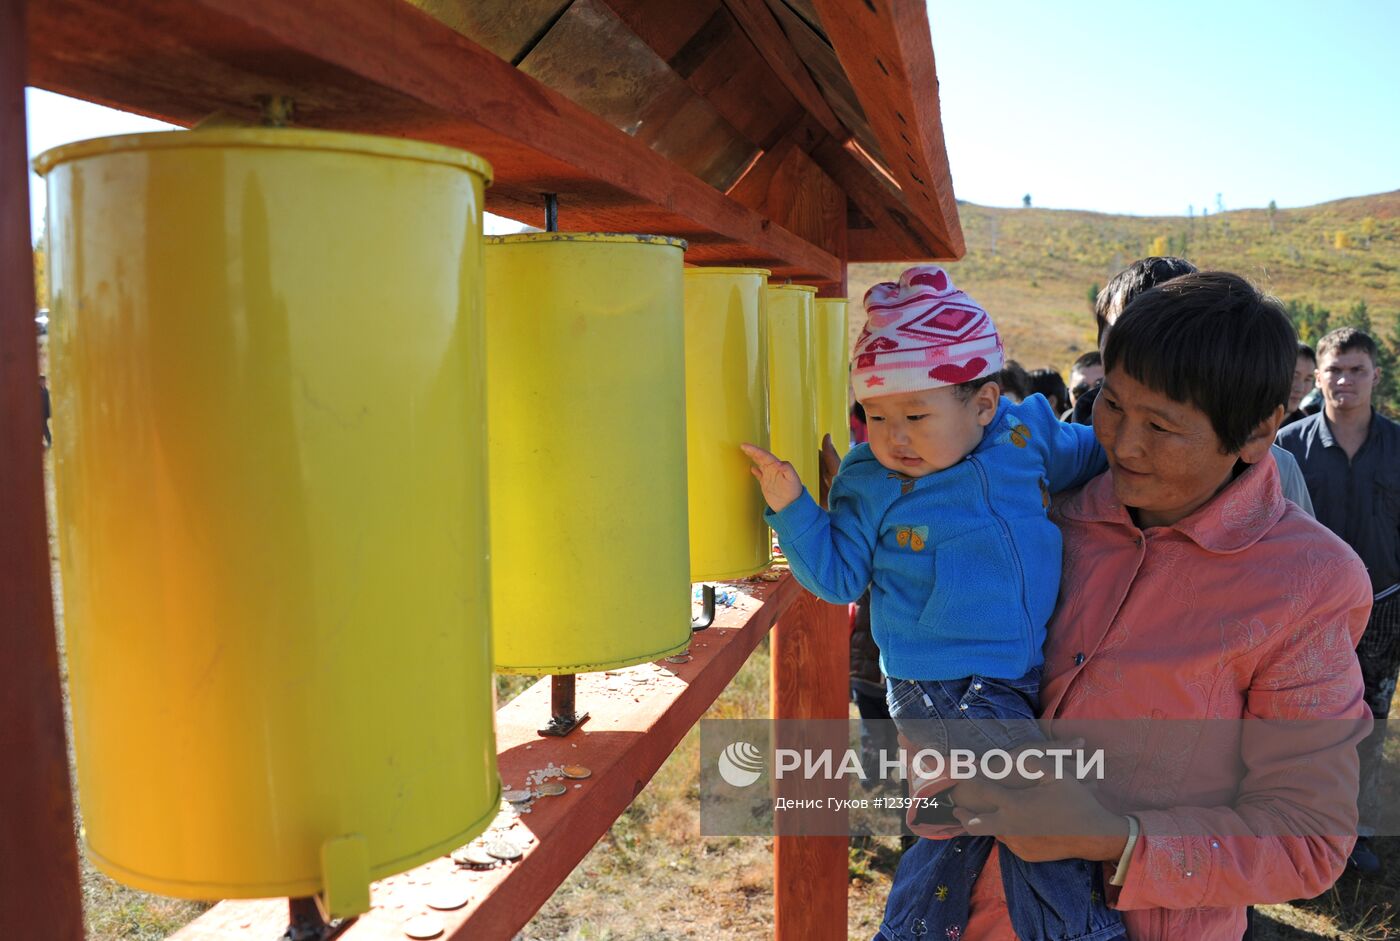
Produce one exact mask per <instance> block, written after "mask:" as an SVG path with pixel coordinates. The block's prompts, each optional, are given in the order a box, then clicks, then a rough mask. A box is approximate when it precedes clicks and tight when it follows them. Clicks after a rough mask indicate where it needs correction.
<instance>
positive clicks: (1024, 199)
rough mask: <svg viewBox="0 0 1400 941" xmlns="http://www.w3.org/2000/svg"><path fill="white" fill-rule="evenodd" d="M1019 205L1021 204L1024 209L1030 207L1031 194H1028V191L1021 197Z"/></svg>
mask: <svg viewBox="0 0 1400 941" xmlns="http://www.w3.org/2000/svg"><path fill="white" fill-rule="evenodd" d="M1021 205H1022V207H1024V208H1026V209H1029V208H1031V194H1030V193H1027V194H1026V195H1024V196H1022V197H1021Z"/></svg>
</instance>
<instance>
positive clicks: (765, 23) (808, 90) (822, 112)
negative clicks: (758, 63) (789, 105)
mask: <svg viewBox="0 0 1400 941" xmlns="http://www.w3.org/2000/svg"><path fill="white" fill-rule="evenodd" d="M724 5H725V6H727V7H728V8H729V12H731V13H733V14H734V18H735V19H736V20H738V21H739V25H740V26H742V27H743V28H744V32H746V33H748V36H749V39H750V40H751V41H752V42H753V44H754V46H755V47H757V49H758V51H759V52H760V53H761V54H762V55H763V58H765V59H767V60H768V62H769V64H770V65H772V67H773V71H774V72H775V73H777V76H778V80H779V81H781V82H782V83H783V85H785V86H786V87H787V90H788V91H790V92H792V95H793V97H794V98H796V99H797V100H798V101H799V102H800V103H801V104H802V107H804V108H806V109H807V113H808V114H810V115H812V117H814V118H816V119H817V121H818V122H820V124H821V126H822V127H824V128H825V129H826V132H827V133H828V134H830V135H832V136H833V137H835V138H837V139H838V140H845V139H846V138H847V137H849V136H850V133H851V132H850V131H848V130H846V128H845V126H844V125H842V123H841V122H840V121H839V120H837V117H836V114H835V113H834V112H833V111H832V110H831V106H830V105H829V104H827V103H826V99H825V98H824V97H822V93H821V90H820V89H819V88H817V83H816V82H814V81H813V80H812V76H811V73H809V72H808V71H807V67H806V66H804V65H803V64H802V60H801V59H799V58H798V57H797V53H796V52H794V51H793V48H792V44H791V43H789V42H788V40H787V37H786V36H785V35H783V29H782V27H781V26H779V25H778V21H777V19H776V18H775V17H774V16H773V11H772V10H770V9H768V4H766V3H765V2H764V0H724Z"/></svg>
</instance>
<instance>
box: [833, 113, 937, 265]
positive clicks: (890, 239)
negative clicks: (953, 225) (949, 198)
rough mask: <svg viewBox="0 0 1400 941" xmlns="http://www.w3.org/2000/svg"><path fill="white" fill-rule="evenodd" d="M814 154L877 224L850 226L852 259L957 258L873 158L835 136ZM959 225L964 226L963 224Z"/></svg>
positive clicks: (856, 203)
mask: <svg viewBox="0 0 1400 941" xmlns="http://www.w3.org/2000/svg"><path fill="white" fill-rule="evenodd" d="M812 158H813V159H814V160H815V161H816V162H817V164H818V165H819V166H820V167H821V168H822V169H823V170H825V171H826V172H827V173H828V174H830V175H831V177H832V179H834V180H835V181H836V183H837V185H838V186H840V187H841V188H842V189H844V190H845V191H846V194H847V195H848V196H849V197H850V199H851V202H853V203H854V204H855V205H856V206H857V208H859V210H860V212H861V213H862V214H863V215H864V216H865V217H866V219H868V220H869V222H870V224H872V225H873V226H874V228H873V229H860V228H857V227H850V230H849V232H848V234H847V239H848V241H847V248H848V250H849V252H850V254H849V255H848V258H849V260H851V261H915V260H929V261H932V260H953V259H956V258H957V257H958V251H957V250H956V249H955V248H954V246H953V245H952V244H951V243H950V242H948V241H947V239H946V237H945V236H944V233H943V232H942V230H940V229H937V228H935V227H933V226H932V225H931V224H930V219H928V218H927V217H925V216H924V215H922V214H920V213H918V212H915V211H914V210H913V209H911V208H910V206H909V205H908V204H907V203H906V202H905V200H904V194H903V193H901V192H900V191H899V189H898V188H897V187H896V186H895V185H894V183H892V182H891V181H890V180H888V179H887V178H886V177H885V176H884V175H883V174H881V173H879V172H877V171H872V169H871V164H870V163H869V162H868V161H866V160H865V159H864V158H863V157H861V156H859V155H857V154H856V153H854V152H853V150H852V146H851V144H850V143H847V144H846V145H845V146H842V145H840V144H838V143H836V142H835V141H833V140H831V139H827V140H825V141H822V142H821V143H819V144H818V145H817V146H816V147H814V148H813V149H812ZM959 231H961V230H959Z"/></svg>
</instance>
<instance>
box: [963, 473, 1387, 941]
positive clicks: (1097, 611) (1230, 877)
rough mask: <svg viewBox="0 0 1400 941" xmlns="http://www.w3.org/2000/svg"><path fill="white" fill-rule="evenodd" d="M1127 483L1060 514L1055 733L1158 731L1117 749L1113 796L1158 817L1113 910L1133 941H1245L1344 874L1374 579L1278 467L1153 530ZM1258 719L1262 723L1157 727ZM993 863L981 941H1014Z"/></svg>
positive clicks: (981, 905)
mask: <svg viewBox="0 0 1400 941" xmlns="http://www.w3.org/2000/svg"><path fill="white" fill-rule="evenodd" d="M1111 473H1112V472H1111V471H1110V472H1109V473H1106V474H1103V475H1101V476H1099V477H1097V478H1095V479H1094V480H1092V481H1090V482H1089V483H1088V484H1087V485H1086V486H1085V487H1084V488H1083V489H1081V490H1080V491H1078V492H1077V493H1074V494H1071V495H1069V496H1068V497H1067V498H1065V499H1063V500H1062V501H1061V502H1060V503H1059V505H1058V506H1057V507H1056V510H1055V514H1056V521H1057V522H1058V523H1059V524H1060V526H1061V528H1062V530H1063V532H1064V569H1063V575H1062V579H1061V591H1060V601H1059V605H1058V607H1057V608H1056V611H1055V615H1054V617H1053V619H1052V621H1051V623H1050V626H1049V640H1048V641H1047V643H1046V647H1045V679H1044V683H1043V686H1042V697H1043V715H1044V717H1045V718H1046V719H1047V720H1049V724H1050V731H1051V734H1052V735H1054V736H1055V737H1056V738H1060V739H1066V738H1069V737H1072V736H1074V735H1084V736H1085V738H1086V739H1087V740H1088V742H1089V744H1090V746H1093V745H1094V744H1095V738H1094V731H1093V728H1092V726H1093V723H1092V722H1090V723H1088V724H1087V726H1082V727H1080V728H1078V729H1076V728H1074V725H1075V721H1076V720H1104V719H1114V720H1131V719H1137V720H1142V719H1152V720H1158V721H1152V722H1146V723H1144V722H1138V723H1136V727H1137V728H1139V729H1141V730H1142V735H1143V736H1144V737H1145V741H1139V742H1136V743H1134V744H1135V745H1136V746H1137V747H1135V748H1134V749H1132V754H1115V753H1114V752H1113V751H1112V747H1111V746H1110V750H1109V758H1108V762H1107V767H1108V775H1107V777H1106V778H1105V780H1104V781H1102V782H1101V783H1100V785H1099V794H1100V796H1101V798H1102V799H1103V800H1104V802H1105V804H1107V805H1108V806H1110V807H1112V808H1114V809H1115V810H1118V811H1120V812H1123V813H1131V814H1133V815H1134V816H1136V817H1137V818H1138V820H1139V821H1140V822H1141V824H1142V835H1141V837H1140V839H1139V840H1138V843H1137V846H1136V849H1135V850H1134V852H1133V856H1132V860H1131V863H1130V865H1129V869H1128V873H1127V880H1126V882H1125V884H1124V885H1123V886H1122V887H1121V888H1117V887H1109V888H1108V902H1109V904H1110V905H1111V906H1113V907H1114V908H1117V909H1119V910H1120V911H1122V912H1123V914H1124V919H1125V921H1126V924H1127V928H1128V936H1129V938H1130V939H1131V941H1180V939H1184V938H1190V939H1193V941H1216V939H1219V941H1238V939H1239V937H1240V936H1241V934H1242V933H1243V932H1244V906H1245V905H1247V904H1255V903H1267V902H1279V901H1287V900H1290V899H1296V898H1305V897H1311V896H1314V895H1317V894H1319V893H1321V892H1322V891H1324V890H1325V889H1327V888H1328V887H1329V886H1331V885H1332V883H1333V882H1334V881H1335V880H1336V879H1337V877H1338V876H1339V875H1340V874H1341V872H1342V869H1343V867H1344V866H1345V864H1346V858H1347V854H1348V853H1349V852H1350V850H1351V846H1352V843H1353V841H1354V837H1353V836H1351V835H1349V834H1354V833H1355V828H1356V804H1355V796H1356V787H1357V757H1356V743H1357V742H1358V741H1359V740H1360V739H1361V738H1362V737H1363V736H1364V735H1365V734H1366V732H1367V731H1368V730H1369V728H1370V712H1369V710H1368V709H1367V708H1366V706H1365V703H1364V702H1363V701H1362V698H1361V693H1362V689H1361V672H1360V668H1359V666H1358V665H1357V662H1356V656H1355V652H1354V651H1355V647H1356V643H1357V641H1358V640H1359V639H1360V637H1361V632H1362V631H1363V630H1364V629H1365V626H1366V619H1367V617H1368V615H1369V614H1370V609H1371V585H1370V581H1369V580H1368V579H1367V577H1366V570H1365V567H1364V566H1363V565H1362V563H1361V560H1360V559H1359V558H1357V556H1356V554H1355V553H1354V552H1352V550H1351V549H1350V548H1348V547H1347V546H1346V544H1345V543H1343V542H1342V541H1341V540H1340V539H1338V538H1337V537H1336V536H1334V535H1333V534H1332V533H1331V532H1329V531H1328V530H1327V529H1326V528H1324V527H1323V526H1322V525H1321V524H1319V523H1318V522H1316V521H1315V520H1313V519H1312V518H1311V517H1309V516H1308V515H1306V514H1305V513H1303V512H1302V511H1301V510H1299V509H1298V507H1297V506H1295V505H1294V504H1291V503H1287V502H1286V501H1285V500H1284V499H1283V496H1282V494H1281V492H1280V490H1279V482H1278V472H1277V470H1276V468H1275V466H1274V462H1273V461H1271V460H1268V461H1261V462H1260V463H1258V464H1256V465H1254V466H1253V467H1251V468H1250V469H1249V470H1248V471H1246V472H1245V473H1244V474H1242V475H1240V477H1239V478H1237V479H1236V480H1235V481H1233V482H1232V483H1231V484H1230V485H1229V486H1228V487H1226V489H1225V490H1223V491H1222V492H1221V493H1220V494H1218V495H1217V496H1216V497H1215V498H1214V499H1212V500H1211V501H1210V502H1209V503H1207V504H1206V505H1205V506H1204V507H1202V508H1201V509H1199V510H1198V511H1196V512H1195V513H1194V514H1192V515H1191V516H1189V517H1187V518H1186V519H1184V520H1182V521H1181V522H1179V523H1177V524H1176V525H1173V526H1166V527H1158V528H1153V529H1149V530H1146V531H1143V530H1140V529H1138V528H1137V526H1136V525H1134V523H1133V522H1132V519H1131V518H1130V517H1129V515H1128V512H1127V511H1126V510H1125V509H1124V507H1123V506H1121V505H1120V504H1119V503H1118V501H1117V499H1116V498H1115V496H1114V492H1113V481H1112V477H1111ZM1241 718H1244V719H1247V720H1251V721H1246V722H1237V721H1228V722H1213V723H1212V722H1205V723H1202V722H1192V723H1187V722H1170V721H1160V720H1172V719H1176V720H1215V719H1224V720H1239V719H1241ZM1270 719H1275V720H1318V721H1309V722H1307V723H1306V724H1305V731H1304V732H1302V733H1300V734H1292V730H1297V729H1298V728H1300V726H1298V725H1291V726H1289V729H1290V732H1289V733H1288V734H1277V733H1273V734H1270V733H1269V732H1268V729H1269V725H1268V723H1267V722H1266V721H1261V722H1258V723H1257V725H1256V723H1255V721H1254V720H1270ZM1113 725H1114V726H1115V727H1118V728H1120V729H1121V728H1122V727H1125V726H1129V725H1131V723H1126V722H1124V723H1113ZM1206 727H1209V729H1208V731H1206V732H1203V731H1202V729H1203V728H1206ZM1206 739H1210V740H1211V741H1210V744H1209V745H1208V746H1206V745H1205V744H1204V743H1205V741H1206ZM1222 743H1223V747H1222ZM1222 755H1224V756H1227V757H1225V758H1222V757H1221V756H1222ZM1236 756H1238V759H1237V760H1231V759H1233V758H1235V757H1236ZM1241 780H1242V781H1243V783H1242V784H1240V783H1239V782H1240V781H1241ZM1266 833H1272V834H1274V835H1270V836H1264V835H1259V834H1266ZM995 860H996V854H995V853H994V854H992V857H991V863H990V864H989V865H988V866H987V867H986V868H985V869H984V870H983V872H982V875H981V877H980V878H979V879H978V881H977V884H976V886H975V888H974V892H973V916H972V918H971V919H970V921H969V924H968V926H967V929H968V930H967V934H966V935H965V941H993V939H1002V938H1006V939H1011V938H1014V935H1013V934H1012V933H1011V927H1010V923H1009V921H1008V919H1007V916H1006V907H1005V901H1004V898H1003V896H1002V890H1001V879H1000V877H999V870H998V867H997V866H996V865H995ZM1113 869H1114V866H1113V865H1112V864H1110V865H1108V866H1107V867H1106V874H1105V882H1107V879H1108V876H1109V875H1111V874H1112V872H1113Z"/></svg>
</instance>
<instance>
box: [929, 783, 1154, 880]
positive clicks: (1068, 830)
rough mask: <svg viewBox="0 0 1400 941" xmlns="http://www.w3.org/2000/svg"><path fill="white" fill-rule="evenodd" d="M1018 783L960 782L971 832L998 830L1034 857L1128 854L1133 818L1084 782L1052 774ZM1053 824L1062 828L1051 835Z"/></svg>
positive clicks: (957, 792) (959, 807) (958, 792)
mask: <svg viewBox="0 0 1400 941" xmlns="http://www.w3.org/2000/svg"><path fill="white" fill-rule="evenodd" d="M1013 784H1014V785H1016V786H1011V787H1008V786H1005V785H1001V784H996V783H994V782H992V781H988V780H985V779H983V778H974V779H972V780H969V781H962V782H960V783H959V784H958V785H957V786H956V787H955V788H953V790H952V793H951V794H950V796H951V797H952V799H953V802H954V805H955V806H954V808H953V816H955V817H957V819H958V822H959V823H961V824H962V825H963V828H964V829H966V830H967V832H968V833H971V834H973V835H975V836H994V837H996V838H997V839H998V840H999V841H1000V842H1002V843H1004V844H1005V845H1006V848H1007V849H1009V850H1011V852H1013V853H1015V854H1016V855H1017V856H1019V857H1020V858H1021V859H1024V860H1025V861H1026V862H1029V863H1041V862H1048V861H1050V860H1056V859H1089V860H1103V861H1116V860H1117V859H1118V858H1119V857H1120V856H1122V855H1123V847H1124V846H1126V845H1127V842H1128V818H1127V817H1124V816H1122V815H1120V814H1115V813H1113V812H1112V811H1110V810H1107V809H1106V808H1104V806H1103V805H1102V804H1100V803H1099V801H1098V798H1096V797H1095V796H1094V792H1093V791H1091V790H1090V789H1089V788H1088V787H1087V786H1086V785H1085V784H1084V782H1082V781H1078V780H1076V779H1074V778H1064V777H1053V776H1051V775H1050V774H1046V775H1045V776H1044V777H1041V778H1039V779H1037V780H1035V781H1032V782H1023V781H1016V782H1013ZM1051 828H1053V829H1054V830H1056V831H1058V833H1057V834H1056V835H1046V833H1045V831H1046V830H1047V829H1051Z"/></svg>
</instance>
